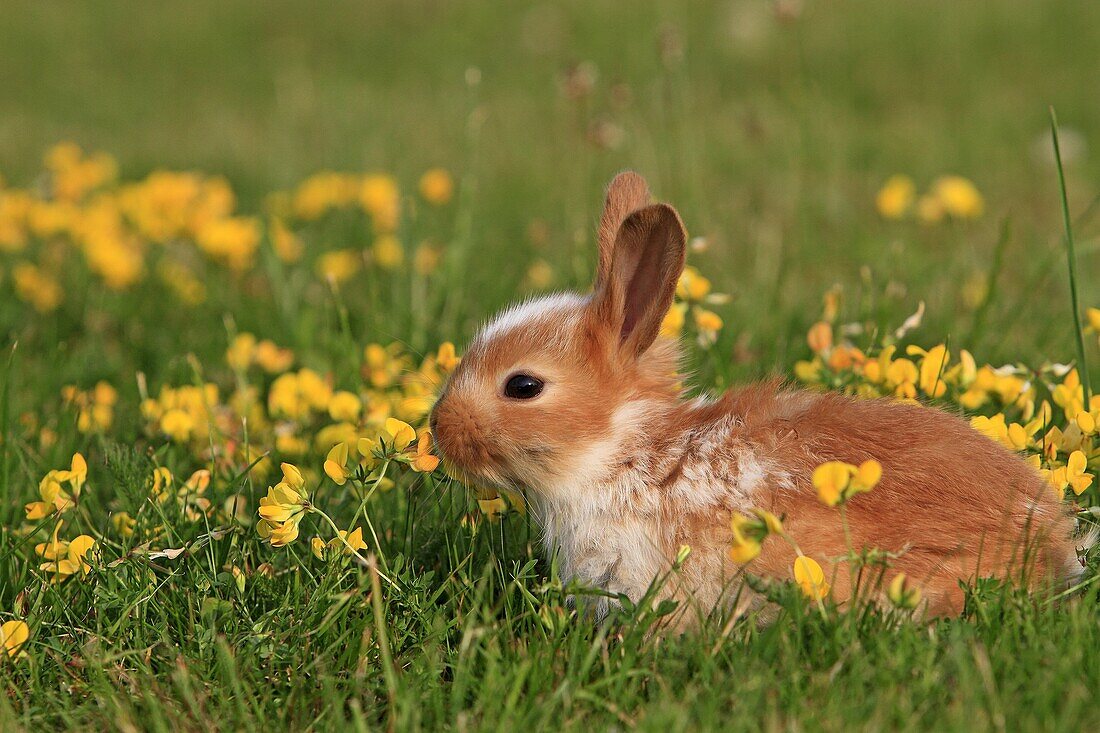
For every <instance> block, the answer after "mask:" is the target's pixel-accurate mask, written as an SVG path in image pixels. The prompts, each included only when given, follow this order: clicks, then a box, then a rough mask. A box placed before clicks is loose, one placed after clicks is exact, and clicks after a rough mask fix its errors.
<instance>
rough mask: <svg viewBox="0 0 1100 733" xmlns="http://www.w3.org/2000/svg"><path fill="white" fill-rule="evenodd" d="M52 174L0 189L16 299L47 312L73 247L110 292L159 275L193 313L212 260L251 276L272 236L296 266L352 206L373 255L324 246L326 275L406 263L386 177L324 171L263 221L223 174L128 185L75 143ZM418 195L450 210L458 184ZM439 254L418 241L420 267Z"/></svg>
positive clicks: (427, 177) (319, 265) (57, 301)
mask: <svg viewBox="0 0 1100 733" xmlns="http://www.w3.org/2000/svg"><path fill="white" fill-rule="evenodd" d="M45 168H46V172H45V176H44V178H45V185H38V184H36V185H34V186H31V187H28V188H25V189H21V188H11V187H0V265H10V266H8V267H4V268H3V269H5V270H8V271H10V273H11V282H12V289H13V290H14V292H15V295H16V296H17V297H18V298H19V299H20V300H22V301H24V302H26V303H28V304H29V305H30V306H31V307H33V308H34V309H35V310H36V311H38V312H40V313H49V312H51V311H54V310H56V309H57V308H58V307H59V306H60V305H61V304H62V303H63V302H64V299H65V292H66V287H65V284H64V283H65V278H66V277H67V274H66V273H67V269H68V268H69V267H70V263H71V262H72V261H73V258H69V257H67V256H65V254H66V251H68V250H76V251H79V253H80V254H82V255H83V257H82V261H83V263H84V266H85V267H86V268H87V270H88V271H90V272H91V273H93V274H94V275H95V276H96V277H97V278H98V279H99V280H100V282H102V284H103V285H104V286H105V287H106V288H108V289H110V290H126V289H129V288H131V287H133V286H135V285H136V284H138V283H139V282H141V281H143V280H144V279H145V278H146V277H147V275H148V274H150V273H154V274H155V276H156V278H157V279H158V280H159V281H160V282H161V283H162V284H163V285H164V286H165V288H166V289H167V291H168V292H170V293H172V294H173V295H174V296H175V297H176V298H177V299H178V300H179V301H180V302H181V303H183V304H184V305H188V306H194V305H198V304H200V303H202V302H204V301H205V300H206V297H207V287H206V284H205V282H204V280H205V277H206V275H207V272H206V267H207V264H205V263H204V262H203V260H205V261H206V263H208V264H209V265H213V266H217V267H222V268H225V269H226V270H227V271H228V272H229V273H230V274H231V275H234V276H238V275H241V274H242V273H245V272H248V271H252V270H253V269H254V267H255V265H256V264H257V262H258V260H259V256H260V253H261V248H262V246H263V245H264V242H265V241H267V242H268V243H269V244H270V247H271V249H272V251H273V252H274V254H275V255H276V257H278V258H279V259H280V260H282V261H283V262H286V263H294V262H298V261H299V260H301V259H302V258H303V256H304V254H305V253H306V246H305V240H304V239H303V236H302V232H301V231H299V229H300V228H301V227H302V226H306V225H309V224H310V223H311V222H316V221H317V220H319V219H321V218H322V217H324V216H326V215H327V214H329V213H330V212H333V211H337V210H345V209H350V208H355V209H357V210H359V211H362V212H364V213H365V214H366V215H367V216H368V217H369V219H370V222H371V224H372V228H373V231H374V234H375V236H374V240H373V242H372V243H371V246H370V248H369V251H368V252H366V253H364V251H363V250H362V249H361V248H360V247H361V245H358V243H357V245H356V247H336V248H332V249H329V248H328V247H327V246H326V247H325V251H320V252H318V254H317V256H316V257H315V258H314V266H313V269H314V271H315V272H316V273H317V274H318V276H319V277H321V278H324V279H332V280H335V281H337V282H341V281H344V280H346V279H348V278H350V277H351V276H353V275H354V274H356V273H357V272H358V271H359V269H360V268H361V267H362V266H363V264H364V262H367V261H369V262H373V263H374V264H376V265H377V266H378V267H380V268H383V269H391V270H392V269H394V268H396V267H398V266H400V265H401V264H402V263H403V261H404V257H405V250H404V247H403V245H402V244H401V242H400V241H399V240H398V238H397V236H396V233H397V231H398V229H399V225H400V218H401V213H402V200H401V191H400V188H399V186H398V184H397V181H396V180H395V179H394V178H393V177H392V176H390V175H387V174H383V173H372V174H366V175H360V174H351V173H333V172H323V173H318V174H316V175H313V176H311V177H309V178H307V179H306V180H305V181H303V182H302V183H301V184H300V185H299V186H298V187H297V188H296V189H294V190H293V191H292V192H275V193H272V194H271V195H269V196H268V198H267V210H266V211H265V212H263V215H262V216H259V215H257V216H249V215H242V214H240V213H238V212H237V197H236V195H235V194H234V192H233V189H232V188H231V187H230V185H229V183H228V182H227V181H226V180H225V179H224V178H222V177H219V176H208V175H204V174H201V173H197V172H188V171H168V170H157V171H153V172H152V173H150V174H149V175H148V176H146V177H145V178H144V179H141V180H138V181H129V182H120V181H118V180H117V165H116V163H115V161H114V159H113V158H112V157H111V156H110V155H107V154H106V153H102V152H96V153H90V154H88V153H85V152H84V151H83V150H82V149H81V148H80V147H79V146H77V145H75V144H73V143H71V142H66V143H60V144H58V145H56V146H55V147H53V148H52V149H50V150H49V151H48V152H47V154H46V156H45ZM419 192H420V195H421V197H422V198H423V200H424V201H425V202H426V203H428V204H429V205H431V206H443V205H445V204H447V203H448V202H449V201H450V200H451V199H452V197H453V195H454V180H453V179H452V177H451V175H450V173H448V172H447V171H446V170H444V169H442V168H433V169H431V170H429V171H427V172H426V173H424V175H423V176H422V177H421V178H420V181H419ZM265 221H266V222H267V227H266V230H267V231H265V227H264V226H263V223H264V222H265ZM364 254H366V255H367V256H364ZM438 255H439V252H438V248H435V247H426V246H421V247H420V248H419V249H418V250H417V263H418V271H419V272H420V273H421V274H428V273H430V272H431V271H432V270H433V269H434V267H435V265H436V263H437V262H438V261H439V256H438ZM8 260H10V262H7V261H8ZM268 287H272V285H271V284H270V283H269V284H268Z"/></svg>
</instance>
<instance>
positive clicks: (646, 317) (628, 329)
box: [593, 204, 687, 358]
mask: <svg viewBox="0 0 1100 733" xmlns="http://www.w3.org/2000/svg"><path fill="white" fill-rule="evenodd" d="M686 241H687V232H686V231H684V224H683V222H682V221H680V215H679V214H677V213H676V209H674V208H672V207H671V206H669V205H668V204H651V205H649V206H646V207H644V208H642V209H639V210H637V211H635V212H634V213H632V214H630V215H629V216H627V217H626V219H625V220H624V221H623V222H622V224H621V225H620V226H619V231H618V233H617V234H616V236H615V243H614V247H613V250H612V254H611V262H610V264H609V267H608V273H607V277H606V278H605V279H604V281H603V282H597V288H598V289H597V291H596V294H595V296H594V301H593V305H594V307H595V312H596V317H597V319H598V320H599V321H600V322H601V323H602V324H604V325H606V326H608V327H610V328H611V329H613V330H617V331H618V336H619V338H618V343H619V345H620V352H621V353H622V354H623V355H624V356H626V357H627V358H637V357H638V356H640V355H641V354H642V353H643V352H645V350H646V349H648V348H649V347H650V346H651V345H652V344H653V342H654V340H656V338H657V333H658V332H659V331H660V328H661V321H663V320H664V317H665V314H666V313H668V309H669V308H670V307H671V306H672V298H673V296H674V295H675V293H676V282H677V280H679V279H680V273H682V272H683V271H684V258H685V256H686V248H685V243H686Z"/></svg>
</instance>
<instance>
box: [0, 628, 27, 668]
mask: <svg viewBox="0 0 1100 733" xmlns="http://www.w3.org/2000/svg"><path fill="white" fill-rule="evenodd" d="M30 636H31V630H30V627H29V626H27V622H26V621H20V620H18V619H16V620H13V621H5V622H4V624H3V626H0V644H2V645H3V647H4V653H5V654H7V655H8V657H9V658H11V657H17V656H19V652H20V650H21V649H22V648H23V645H24V644H26V643H27V639H29V638H30Z"/></svg>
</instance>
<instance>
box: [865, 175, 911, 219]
mask: <svg viewBox="0 0 1100 733" xmlns="http://www.w3.org/2000/svg"><path fill="white" fill-rule="evenodd" d="M916 190H917V189H916V186H915V185H914V184H913V179H912V178H910V177H909V176H903V175H896V176H890V178H888V179H887V180H886V183H885V184H883V186H882V188H881V189H879V192H878V194H877V195H876V196H875V208H877V209H878V213H879V216H881V217H882V218H884V219H901V218H902V217H903V216H905V215H906V214H907V213H908V212H909V209H910V208H911V207H912V206H913V199H914V198H915V196H916Z"/></svg>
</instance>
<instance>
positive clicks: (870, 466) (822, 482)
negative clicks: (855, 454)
mask: <svg viewBox="0 0 1100 733" xmlns="http://www.w3.org/2000/svg"><path fill="white" fill-rule="evenodd" d="M881 479H882V464H881V463H879V462H878V461H876V460H874V459H871V460H868V461H864V462H863V463H861V464H860V465H859V466H854V465H852V464H851V463H845V462H843V461H827V462H825V463H822V464H821V465H820V466H818V467H817V468H815V469H814V473H813V477H812V481H813V485H814V488H815V489H817V496H818V498H819V499H821V501H822V502H824V503H825V504H827V505H829V506H836V505H837V504H841V503H843V502H845V501H847V500H848V499H849V498H850V497H852V496H853V495H855V494H858V493H863V492H867V491H870V490H871V489H873V488H875V486H877V485H878V482H879V481H880V480H881Z"/></svg>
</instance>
